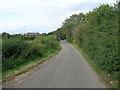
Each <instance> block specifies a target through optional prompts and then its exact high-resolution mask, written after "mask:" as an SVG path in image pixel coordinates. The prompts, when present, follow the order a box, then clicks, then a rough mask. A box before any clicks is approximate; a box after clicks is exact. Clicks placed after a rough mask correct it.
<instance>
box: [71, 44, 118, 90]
mask: <svg viewBox="0 0 120 90" xmlns="http://www.w3.org/2000/svg"><path fill="white" fill-rule="evenodd" d="M70 44H71V45H72V46H74V47H75V48H76V49H77V50H78V51H79V52H80V53H82V55H83V56H84V57H85V58H86V60H87V62H88V63H89V64H90V66H91V67H92V68H93V69H94V70H95V71H96V73H97V75H98V76H100V78H101V79H102V80H103V81H104V82H105V84H106V85H107V86H108V87H109V88H118V85H119V81H118V80H116V79H113V78H112V77H111V76H110V75H109V74H108V73H107V72H106V71H103V70H101V69H100V68H99V67H98V65H97V64H95V62H94V61H92V60H91V59H90V58H89V57H88V55H87V54H86V53H85V52H84V51H83V50H82V49H81V48H79V47H78V46H77V44H75V43H70Z"/></svg>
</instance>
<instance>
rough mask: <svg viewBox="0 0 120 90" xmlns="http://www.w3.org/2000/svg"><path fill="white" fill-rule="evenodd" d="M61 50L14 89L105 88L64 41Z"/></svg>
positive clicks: (76, 52) (72, 48)
mask: <svg viewBox="0 0 120 90" xmlns="http://www.w3.org/2000/svg"><path fill="white" fill-rule="evenodd" d="M61 45H62V50H61V51H60V53H59V54H58V55H56V56H54V57H53V58H52V60H50V61H48V62H47V63H45V64H44V65H43V66H42V67H41V68H40V69H39V70H37V71H36V72H35V73H33V74H32V75H30V76H28V77H27V78H25V79H24V80H23V81H21V83H19V84H17V85H16V86H15V88H106V85H105V84H104V83H102V82H101V80H100V79H99V77H98V76H97V75H96V73H95V72H94V70H93V69H92V68H91V67H90V65H89V64H88V63H87V62H86V60H85V59H84V57H83V56H82V55H81V54H80V53H79V52H78V51H77V50H76V49H75V48H74V47H73V46H71V45H70V44H68V43H67V42H66V41H61Z"/></svg>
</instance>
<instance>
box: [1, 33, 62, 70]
mask: <svg viewBox="0 0 120 90" xmlns="http://www.w3.org/2000/svg"><path fill="white" fill-rule="evenodd" d="M2 46H3V48H2V59H3V60H2V63H3V71H6V70H9V69H13V68H16V67H19V66H20V65H22V64H25V63H27V62H29V61H32V60H35V58H37V57H44V56H45V55H46V53H47V52H49V51H50V50H58V49H59V47H60V46H59V42H58V41H57V39H56V38H54V37H53V36H41V37H38V38H36V39H35V40H33V41H29V40H25V39H24V36H21V35H20V36H18V35H17V36H16V35H9V37H8V34H7V36H6V35H5V34H4V35H3V40H2ZM51 53H52V52H51ZM51 53H50V54H51Z"/></svg>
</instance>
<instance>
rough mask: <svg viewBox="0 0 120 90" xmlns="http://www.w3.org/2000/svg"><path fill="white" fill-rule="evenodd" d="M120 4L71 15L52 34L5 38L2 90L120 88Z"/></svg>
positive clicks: (27, 34)
mask: <svg viewBox="0 0 120 90" xmlns="http://www.w3.org/2000/svg"><path fill="white" fill-rule="evenodd" d="M119 15H120V2H118V3H116V4H114V5H113V6H111V5H109V4H103V5H100V6H99V7H95V8H94V10H92V11H89V12H88V13H82V12H80V13H79V14H73V15H71V16H70V17H69V18H67V19H65V20H64V22H63V25H62V26H61V27H60V28H58V29H57V30H55V31H52V32H49V33H39V32H28V33H26V34H10V33H7V32H3V33H2V42H0V44H1V46H2V55H0V56H1V57H2V85H3V88H116V89H118V88H119V75H120V60H119V48H118V47H119V39H118V38H119V35H118V32H119V29H120V25H119V24H120V18H119V17H118V16H119Z"/></svg>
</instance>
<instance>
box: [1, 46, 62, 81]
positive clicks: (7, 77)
mask: <svg viewBox="0 0 120 90" xmlns="http://www.w3.org/2000/svg"><path fill="white" fill-rule="evenodd" d="M60 50H61V47H59V49H58V50H50V51H48V52H47V53H46V55H45V56H44V57H37V58H36V59H35V60H33V61H30V62H28V63H26V64H24V65H21V66H19V67H17V68H15V69H12V70H9V71H5V72H3V73H2V76H3V77H2V82H3V83H4V82H6V81H9V80H11V79H14V78H15V77H16V76H19V75H21V74H23V73H25V72H28V71H29V70H32V69H34V68H35V67H37V66H38V65H39V64H41V63H43V62H44V61H46V60H48V59H49V58H51V57H52V56H54V55H56V54H58V53H59V51H60Z"/></svg>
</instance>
